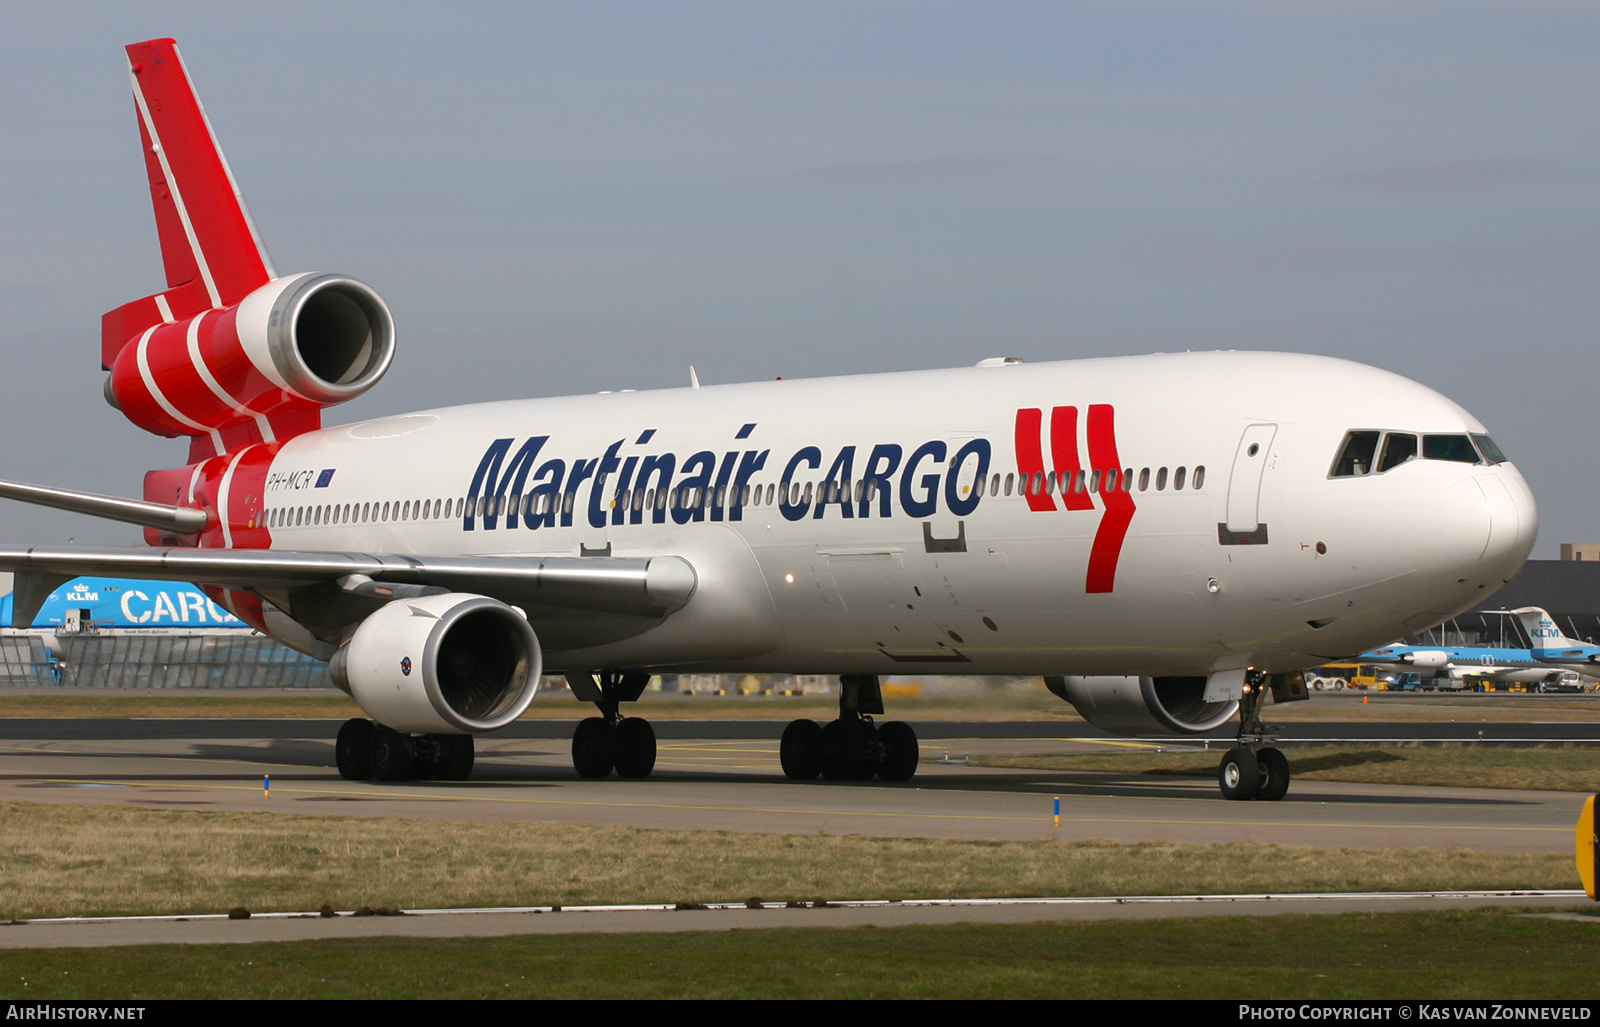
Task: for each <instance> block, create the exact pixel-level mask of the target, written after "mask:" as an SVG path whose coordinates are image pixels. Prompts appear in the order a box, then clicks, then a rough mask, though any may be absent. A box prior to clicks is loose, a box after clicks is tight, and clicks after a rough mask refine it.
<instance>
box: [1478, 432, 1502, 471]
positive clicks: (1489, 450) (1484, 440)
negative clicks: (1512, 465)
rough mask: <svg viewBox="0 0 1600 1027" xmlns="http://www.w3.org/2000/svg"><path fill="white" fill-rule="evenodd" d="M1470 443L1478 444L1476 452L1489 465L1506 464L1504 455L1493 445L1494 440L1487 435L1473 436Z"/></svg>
mask: <svg viewBox="0 0 1600 1027" xmlns="http://www.w3.org/2000/svg"><path fill="white" fill-rule="evenodd" d="M1472 441H1473V442H1476V443H1477V444H1478V451H1479V452H1481V453H1482V454H1483V458H1484V459H1485V460H1487V461H1489V462H1490V463H1491V464H1503V463H1505V462H1506V455H1505V454H1504V453H1502V452H1500V447H1499V446H1497V445H1495V444H1494V439H1491V438H1490V437H1489V436H1487V435H1474V436H1473V437H1472Z"/></svg>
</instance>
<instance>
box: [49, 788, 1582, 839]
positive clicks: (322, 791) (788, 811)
mask: <svg viewBox="0 0 1600 1027" xmlns="http://www.w3.org/2000/svg"><path fill="white" fill-rule="evenodd" d="M31 780H34V781H38V782H40V783H45V784H67V785H72V784H78V785H85V784H87V785H109V784H116V785H121V786H123V787H145V788H162V789H166V790H188V791H227V792H255V791H257V790H258V789H257V786H256V785H254V784H249V785H244V784H239V785H224V784H211V785H203V784H172V783H162V784H159V785H157V784H152V783H146V784H143V785H142V786H141V785H140V784H138V783H134V784H129V783H127V782H121V781H96V780H93V779H89V778H32V779H31ZM279 791H280V792H288V793H295V794H304V795H342V796H350V797H353V798H360V799H384V798H393V799H426V800H445V801H457V802H495V803H511V804H518V805H530V806H575V807H579V808H583V807H597V808H602V809H660V810H696V811H700V812H709V813H776V814H782V815H784V816H821V817H873V818H880V819H902V820H903V819H908V818H915V819H922V820H998V821H1017V822H1021V823H1030V822H1034V821H1042V820H1043V817H1038V816H1026V817H1023V816H1002V815H998V814H979V813H892V812H886V811H878V810H819V809H798V808H784V807H776V806H774V807H768V806H715V805H708V804H702V803H687V802H596V801H593V800H575V799H532V798H517V797H514V796H504V795H456V794H451V793H433V792H354V791H345V790H342V789H332V788H285V787H280V788H279ZM133 801H134V802H137V801H138V800H137V799H134V800H133ZM269 801H270V800H269ZM1062 822H1063V823H1066V824H1135V825H1156V826H1160V825H1176V826H1181V827H1267V828H1271V827H1278V828H1285V827H1287V828H1294V829H1296V830H1307V829H1323V828H1364V829H1367V830H1373V829H1378V830H1402V831H1404V830H1412V831H1539V832H1557V831H1559V832H1561V833H1563V834H1567V833H1570V832H1571V831H1572V828H1570V827H1564V826H1563V827H1494V826H1489V825H1484V824H1424V825H1414V824H1381V823H1379V824H1374V823H1354V822H1334V823H1327V824H1306V823H1288V822H1285V821H1254V820H1185V819H1171V818H1158V819H1130V818H1127V817H1070V818H1066V819H1064V820H1063V821H1062Z"/></svg>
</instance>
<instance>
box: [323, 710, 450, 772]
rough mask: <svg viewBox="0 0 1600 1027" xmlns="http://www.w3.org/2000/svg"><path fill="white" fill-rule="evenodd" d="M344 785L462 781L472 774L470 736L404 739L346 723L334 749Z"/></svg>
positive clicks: (366, 724) (373, 726)
mask: <svg viewBox="0 0 1600 1027" xmlns="http://www.w3.org/2000/svg"><path fill="white" fill-rule="evenodd" d="M333 758H334V763H335V764H336V765H337V766H338V768H339V776H340V777H342V778H344V779H345V780H346V781H417V780H421V779H422V778H428V777H436V778H438V779H439V780H441V781H465V780H466V779H467V778H468V777H470V776H471V774H472V761H473V747H472V736H471V735H404V734H401V733H400V732H398V731H395V730H393V729H392V728H387V727H384V726H383V725H382V724H379V723H377V722H376V721H371V720H347V721H345V722H344V725H343V726H342V727H340V728H339V739H338V741H336V742H335V743H334V746H333Z"/></svg>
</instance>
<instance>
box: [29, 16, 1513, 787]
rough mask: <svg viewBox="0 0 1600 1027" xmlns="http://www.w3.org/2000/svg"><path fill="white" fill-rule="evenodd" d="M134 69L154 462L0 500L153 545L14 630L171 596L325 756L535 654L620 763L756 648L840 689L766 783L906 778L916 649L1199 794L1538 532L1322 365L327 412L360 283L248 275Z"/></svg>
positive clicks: (121, 351) (204, 175)
mask: <svg viewBox="0 0 1600 1027" xmlns="http://www.w3.org/2000/svg"><path fill="white" fill-rule="evenodd" d="M127 60H128V70H129V78H130V81H131V82H132V86H133V94H134V101H135V108H136V113H137V120H138V125H139V132H140V137H141V142H142V146H143V153H144V158H145V167H146V171H147V174H148V178H149V183H150V190H151V200H152V203H153V206H154V209H155V218H156V227H157V233H158V236H159V240H160V248H161V256H162V261H163V265H164V269H165V273H166V282H167V286H166V288H165V289H163V290H162V291H159V292H156V293H154V294H153V295H151V296H147V297H145V298H143V299H138V300H134V301H133V302H130V303H127V304H125V305H123V306H121V307H118V308H117V309H115V310H113V311H111V312H110V313H108V314H106V315H105V316H104V318H103V319H102V324H101V327H102V332H101V364H102V367H103V368H104V369H105V370H108V371H109V372H110V374H109V377H108V378H107V380H106V384H105V388H104V392H105V396H106V398H107V400H108V401H109V402H110V403H111V404H112V405H113V406H115V407H116V408H118V409H119V410H120V411H122V413H123V414H124V415H125V416H126V417H127V418H128V420H130V421H132V422H133V423H134V424H135V425H137V426H138V427H140V428H143V429H144V430H146V431H150V432H154V433H156V434H158V435H162V436H167V437H173V438H185V439H187V440H188V443H189V452H188V457H187V459H186V460H185V461H184V462H183V463H182V464H181V465H179V466H177V467H173V468H170V469H160V470H152V471H150V472H148V473H147V474H146V475H145V478H144V489H143V497H142V498H141V499H137V500H136V499H127V498H121V497H114V496H105V495H100V494H93V493H86V492H78V491H73V490H66V489H59V488H52V487H49V486H41V485H26V484H21V483H6V484H4V485H0V496H5V497H9V498H12V499H18V500H22V501H26V502H32V503H38V504H43V505H45V506H50V507H55V508H58V509H64V510H71V511H76V512H79V513H86V514H90V515H95V516H99V517H105V518H111V519H114V520H119V521H122V522H125V523H131V524H134V525H139V526H141V527H143V529H144V541H145V543H146V545H145V546H144V547H88V546H10V547H0V569H9V570H12V571H14V572H16V575H17V577H16V591H15V595H16V600H15V605H14V616H15V618H16V619H15V622H16V623H22V624H26V623H28V621H29V620H31V618H32V615H33V612H34V611H35V610H36V609H37V607H38V604H39V603H40V602H41V601H42V599H43V597H45V596H47V595H48V594H49V593H50V591H51V590H52V589H53V587H54V586H55V585H59V584H60V583H61V582H63V581H65V580H66V579H68V578H71V577H76V576H80V575H85V574H97V575H104V576H118V577H132V578H153V579H162V580H179V581H196V582H199V583H201V584H202V585H203V586H204V587H205V588H206V590H207V594H208V595H210V596H211V597H212V598H213V599H214V600H215V601H216V602H217V603H218V604H220V605H221V606H223V607H224V608H226V609H227V610H229V611H230V612H232V613H233V614H234V615H236V616H238V617H239V618H240V619H242V620H244V621H246V622H247V623H249V624H251V625H252V626H254V627H255V628H256V629H257V630H260V631H262V632H265V633H266V634H268V635H271V636H272V637H274V638H276V639H278V640H279V641H281V642H283V643H284V644H285V645H288V646H291V647H293V648H295V649H298V650H300V651H301V652H305V653H308V654H311V655H313V656H315V657H316V658H318V659H323V660H326V661H328V665H329V674H330V677H331V679H332V681H333V683H334V684H336V685H337V686H338V687H340V688H342V689H344V690H345V691H346V692H348V693H349V694H350V695H351V696H352V697H353V698H354V699H355V701H356V702H357V703H358V704H359V705H360V706H361V708H362V709H363V711H364V712H365V713H366V714H367V719H359V718H358V719H353V720H351V721H349V722H347V723H346V724H345V725H344V726H343V727H342V728H341V729H340V731H339V734H338V740H337V743H336V747H335V752H336V762H337V766H338V770H339V773H340V774H341V775H342V776H344V777H345V778H348V779H353V780H370V779H377V780H382V781H399V780H408V779H414V778H418V777H423V776H436V777H439V778H444V779H453V780H459V779H462V778H466V777H467V776H468V775H470V773H471V770H472V765H473V759H474V745H473V738H474V736H476V735H478V734H482V733H485V732H490V731H494V730H496V729H498V728H501V727H504V726H505V725H507V724H509V723H511V722H512V721H514V720H516V719H517V718H518V717H520V716H521V715H522V714H523V713H524V712H525V711H526V710H527V708H528V705H529V703H530V701H531V700H532V698H533V695H534V690H535V689H536V687H537V685H538V682H539V679H540V675H541V674H542V673H547V672H548V673H561V674H565V675H566V678H567V681H568V682H569V684H570V685H571V687H572V689H573V692H574V694H575V695H576V697H577V698H578V699H579V700H581V701H583V702H587V703H592V704H594V705H595V707H596V708H597V710H598V713H599V715H598V716H595V717H591V718H589V719H587V720H584V721H582V722H581V723H579V724H578V725H577V728H576V730H575V732H574V735H573V740H572V756H573V763H574V767H575V769H576V770H577V772H578V773H579V774H580V775H582V776H584V777H590V778H604V777H607V776H609V775H611V774H612V773H613V772H615V773H617V774H619V775H620V776H622V777H629V778H642V777H646V776H648V775H649V774H650V773H651V771H652V769H653V767H654V764H655V735H654V731H653V729H652V728H651V726H650V724H649V722H648V721H647V720H646V719H644V718H642V717H637V716H624V714H623V709H624V707H625V706H626V705H627V704H629V703H632V702H634V701H636V700H638V699H639V698H640V697H641V695H642V694H643V690H644V688H645V685H646V682H647V681H648V680H649V677H650V675H652V674H654V673H659V672H686V673H692V672H724V673H763V672H778V673H817V674H837V675H840V681H841V689H840V699H839V716H838V717H837V718H836V719H834V720H831V721H829V722H828V723H827V724H825V725H823V724H818V723H817V722H815V721H811V720H795V721H794V722H792V723H790V724H789V725H788V726H787V727H786V728H785V730H784V732H783V738H782V741H781V743H780V753H779V763H780V766H781V768H782V770H783V773H784V774H785V775H786V776H787V777H788V778H791V779H796V780H814V779H816V778H817V777H819V776H821V777H823V778H826V779H828V780H831V781H846V780H854V779H864V778H868V777H872V776H877V777H878V778H880V779H883V780H887V781H905V780H909V779H910V778H911V777H912V776H913V775H914V774H915V772H916V769H917V765H918V744H917V738H916V733H915V731H914V729H912V728H911V727H910V726H909V725H908V724H906V723H905V722H904V721H890V722H887V723H883V724H881V725H880V724H879V723H877V721H876V720H875V719H874V718H877V717H881V716H883V713H884V704H883V695H882V690H881V689H880V688H879V685H878V681H879V675H883V674H896V673H908V672H917V673H924V674H926V673H936V672H947V673H960V674H962V675H1041V676H1043V677H1044V678H1045V681H1046V683H1047V685H1048V686H1049V687H1050V688H1051V690H1052V691H1054V692H1055V693H1056V694H1057V695H1059V696H1061V697H1062V698H1063V699H1065V700H1067V701H1068V702H1070V703H1072V704H1073V705H1074V706H1075V707H1076V709H1077V710H1078V711H1079V713H1081V714H1082V716H1083V717H1084V718H1085V719H1086V720H1088V721H1089V722H1091V723H1093V724H1096V725H1099V726H1100V727H1103V728H1105V729H1108V730H1110V731H1113V732H1117V733H1122V734H1128V735H1145V736H1149V735H1158V736H1169V735H1195V734H1201V733H1206V732H1210V731H1213V730H1216V729H1218V728H1220V727H1222V726H1224V725H1226V724H1227V723H1228V722H1229V721H1230V720H1231V719H1232V718H1233V717H1234V716H1236V715H1237V716H1238V717H1239V720H1240V725H1239V732H1238V736H1237V743H1236V744H1235V746H1234V747H1233V748H1232V749H1231V750H1230V751H1229V752H1228V753H1227V754H1226V755H1224V757H1223V759H1222V761H1221V764H1220V765H1219V767H1218V783H1219V787H1220V788H1221V790H1222V793H1223V795H1225V796H1226V797H1228V798H1230V799H1251V798H1261V799H1280V798H1282V797H1283V795H1284V794H1285V793H1286V792H1287V790H1288V787H1289V779H1290V768H1289V764H1288V761H1287V759H1286V758H1285V757H1284V755H1283V753H1282V752H1281V751H1280V750H1279V749H1277V748H1276V747H1275V746H1274V745H1273V744H1272V742H1273V741H1274V738H1275V734H1274V731H1273V729H1272V728H1271V726H1270V725H1267V724H1264V723H1263V722H1262V721H1261V719H1260V713H1261V709H1262V707H1263V704H1264V702H1265V697H1266V695H1267V694H1268V693H1269V692H1270V693H1271V694H1272V695H1273V696H1274V697H1275V698H1276V699H1277V700H1278V701H1291V700H1294V699H1304V698H1306V693H1305V689H1304V679H1303V675H1302V673H1301V672H1302V671H1303V669H1304V668H1307V667H1312V666H1316V665H1318V664H1321V663H1325V662H1327V661H1328V660H1329V659H1330V658H1331V657H1332V655H1333V654H1339V653H1350V652H1360V651H1362V650H1363V649H1367V648H1370V647H1372V646H1375V645H1380V644H1382V643H1383V642H1384V641H1386V640H1388V639H1392V638H1395V637H1397V636H1398V635H1403V634H1405V633H1406V631H1407V630H1409V629H1414V628H1416V627H1419V626H1424V625H1429V624H1435V623H1438V622H1440V621H1442V620H1444V619H1446V618H1448V617H1450V616H1453V615H1455V614H1457V613H1459V612H1462V611H1465V610H1468V609H1471V608H1473V607H1475V606H1478V605H1480V604H1481V603H1482V601H1483V598H1484V597H1485V596H1486V595H1487V594H1489V593H1491V592H1493V591H1494V590H1495V589H1497V588H1499V587H1500V586H1501V585H1502V584H1504V582H1505V581H1506V580H1507V579H1509V578H1510V577H1511V576H1512V575H1513V574H1514V573H1515V572H1516V571H1517V570H1518V569H1519V568H1520V567H1521V566H1522V564H1523V562H1524V560H1525V559H1526V558H1527V556H1528V553H1529V551H1530V549H1531V547H1532V545H1533V541H1534V536H1535V533H1536V531H1537V511H1536V507H1535V503H1534V499H1533V496H1532V493H1531V492H1530V490H1529V489H1528V486H1527V484H1526V483H1525V482H1524V480H1523V478H1522V476H1521V474H1520V473H1519V472H1518V471H1517V469H1516V467H1515V466H1514V465H1513V464H1511V463H1510V462H1508V461H1507V460H1506V458H1505V456H1504V455H1503V454H1502V453H1501V451H1500V449H1499V448H1498V447H1497V446H1496V445H1495V444H1494V442H1493V441H1492V440H1491V439H1490V437H1489V435H1488V433H1487V431H1486V429H1485V428H1484V426H1483V425H1482V423H1481V422H1479V421H1478V420H1477V419H1476V418H1474V417H1473V416H1472V415H1471V414H1469V413H1467V412H1466V411H1465V410H1463V409H1462V408H1461V407H1459V406H1458V405H1456V404H1455V403H1453V402H1452V401H1450V400H1449V399H1447V398H1445V397H1444V396H1442V395H1440V394H1439V393H1437V392H1435V391H1433V390H1432V389H1429V388H1427V387H1425V386H1423V385H1421V384H1419V383H1417V382H1414V381H1411V380H1409V379H1406V378H1404V377H1401V376H1399V375H1396V374H1393V373H1390V372H1387V371H1383V370H1379V369H1376V368H1373V367H1368V366H1364V365H1361V364H1356V363H1353V362H1349V361H1345V360H1339V359H1334V358H1329V357H1322V356H1309V355H1298V354H1285V353H1266V352H1233V351H1228V352H1205V353H1201V352H1187V353H1172V354H1153V355H1148V356H1131V357H1114V358H1096V359H1079V360H1067V361H1054V362H1043V363H1030V362H1024V361H1022V360H1019V359H1016V358H1008V357H992V358H985V359H982V360H980V361H978V362H977V364H976V366H972V367H964V368H951V369H942V370H921V371H909V372H902V373H891V374H874V375H858V376H850V377H836V378H822V379H813V380H795V379H787V380H778V381H766V382H750V383H744V384H729V385H707V386H705V387H703V388H699V387H693V386H691V387H688V388H676V389H660V390H655V391H645V392H632V393H622V392H614V393H611V394H601V395H593V396H572V397H562V398H548V399H529V400H523V401H514V402H513V401H505V402H488V403H479V404H474V405H468V406H459V407H451V408H442V409H433V410H424V411H417V412H411V413H402V414H396V415H394V416H386V417H379V418H375V419H371V420H366V421H360V422H357V423H354V424H345V425H339V426H336V427H324V426H323V424H322V411H323V410H324V409H325V408H328V407H332V406H335V405H337V404H339V403H341V402H344V401H346V400H349V399H352V398H354V397H356V396H359V395H362V394H364V393H366V392H367V391H368V390H369V389H371V388H372V387H373V386H374V385H375V384H376V383H377V382H378V380H379V379H380V378H382V377H383V375H384V372H385V371H386V370H387V369H388V367H389V366H390V363H391V361H392V360H393V359H394V355H395V352H396V348H395V347H396V342H395V327H394V322H393V318H392V317H391V315H390V311H389V308H388V306H387V305H386V304H385V302H384V300H383V299H382V298H381V297H380V296H379V295H378V293H377V292H376V291H375V290H374V289H372V288H371V287H370V286H368V285H366V284H364V283H363V282H361V281H359V280H357V279H355V278H352V277H349V276H347V275H343V274H330V273H297V274H287V275H280V274H279V273H278V272H277V271H276V269H275V268H274V266H273V264H272V262H271V260H270V258H269V256H268V253H267V250H266V248H265V246H264V245H263V244H262V242H261V238H260V235H259V234H258V232H257V229H256V226H255V223H254V221H253V220H252V219H251V217H250V215H249V212H248V210H247V208H246V207H245V204H244V201H243V199H242V198H241V195H240V191H239V188H238V185H237V183H236V181H235V179H234V176H233V172H232V170H231V168H230V167H229V165H228V162H227V160H226V159H225V158H224V156H223V154H222V150H221V148H220V147H219V145H218V144H217V140H216V137H215V135H214V133H213V131H212V128H211V124H210V122H209V120H208V118H207V115H206V112H205V111H204V109H203V108H202V107H201V105H200V102H199V99H198V96H197V94H196V93H195V91H194V89H193V86H192V83H191V80H190V77H189V74H188V72H187V70H186V69H185V67H184V64H183V62H182V60H181V59H180V57H179V54H178V50H177V47H176V44H175V43H174V42H173V41H172V40H170V39H155V40H149V41H146V42H141V43H135V44H132V45H130V46H128V47H127ZM696 384H698V383H696ZM1313 392H1315V393H1316V394H1318V395H1325V394H1336V395H1339V396H1343V397H1352V398H1353V402H1341V403H1339V404H1317V403H1308V402H1307V401H1306V400H1307V397H1308V396H1309V395H1311V394H1312V393H1313Z"/></svg>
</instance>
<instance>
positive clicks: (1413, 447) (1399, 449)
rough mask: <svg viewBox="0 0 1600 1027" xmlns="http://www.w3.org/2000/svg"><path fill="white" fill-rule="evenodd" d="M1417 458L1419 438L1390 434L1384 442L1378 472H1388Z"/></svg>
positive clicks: (1402, 434)
mask: <svg viewBox="0 0 1600 1027" xmlns="http://www.w3.org/2000/svg"><path fill="white" fill-rule="evenodd" d="M1416 458H1417V437H1416V436H1415V435H1407V434H1404V433H1403V432H1390V433H1389V435H1388V437H1386V438H1385V439H1384V440H1383V456H1382V457H1381V458H1379V460H1378V470H1379V472H1383V471H1387V470H1389V469H1391V468H1394V467H1399V466H1400V465H1401V464H1403V463H1405V462H1406V461H1407V460H1415V459H1416Z"/></svg>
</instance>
